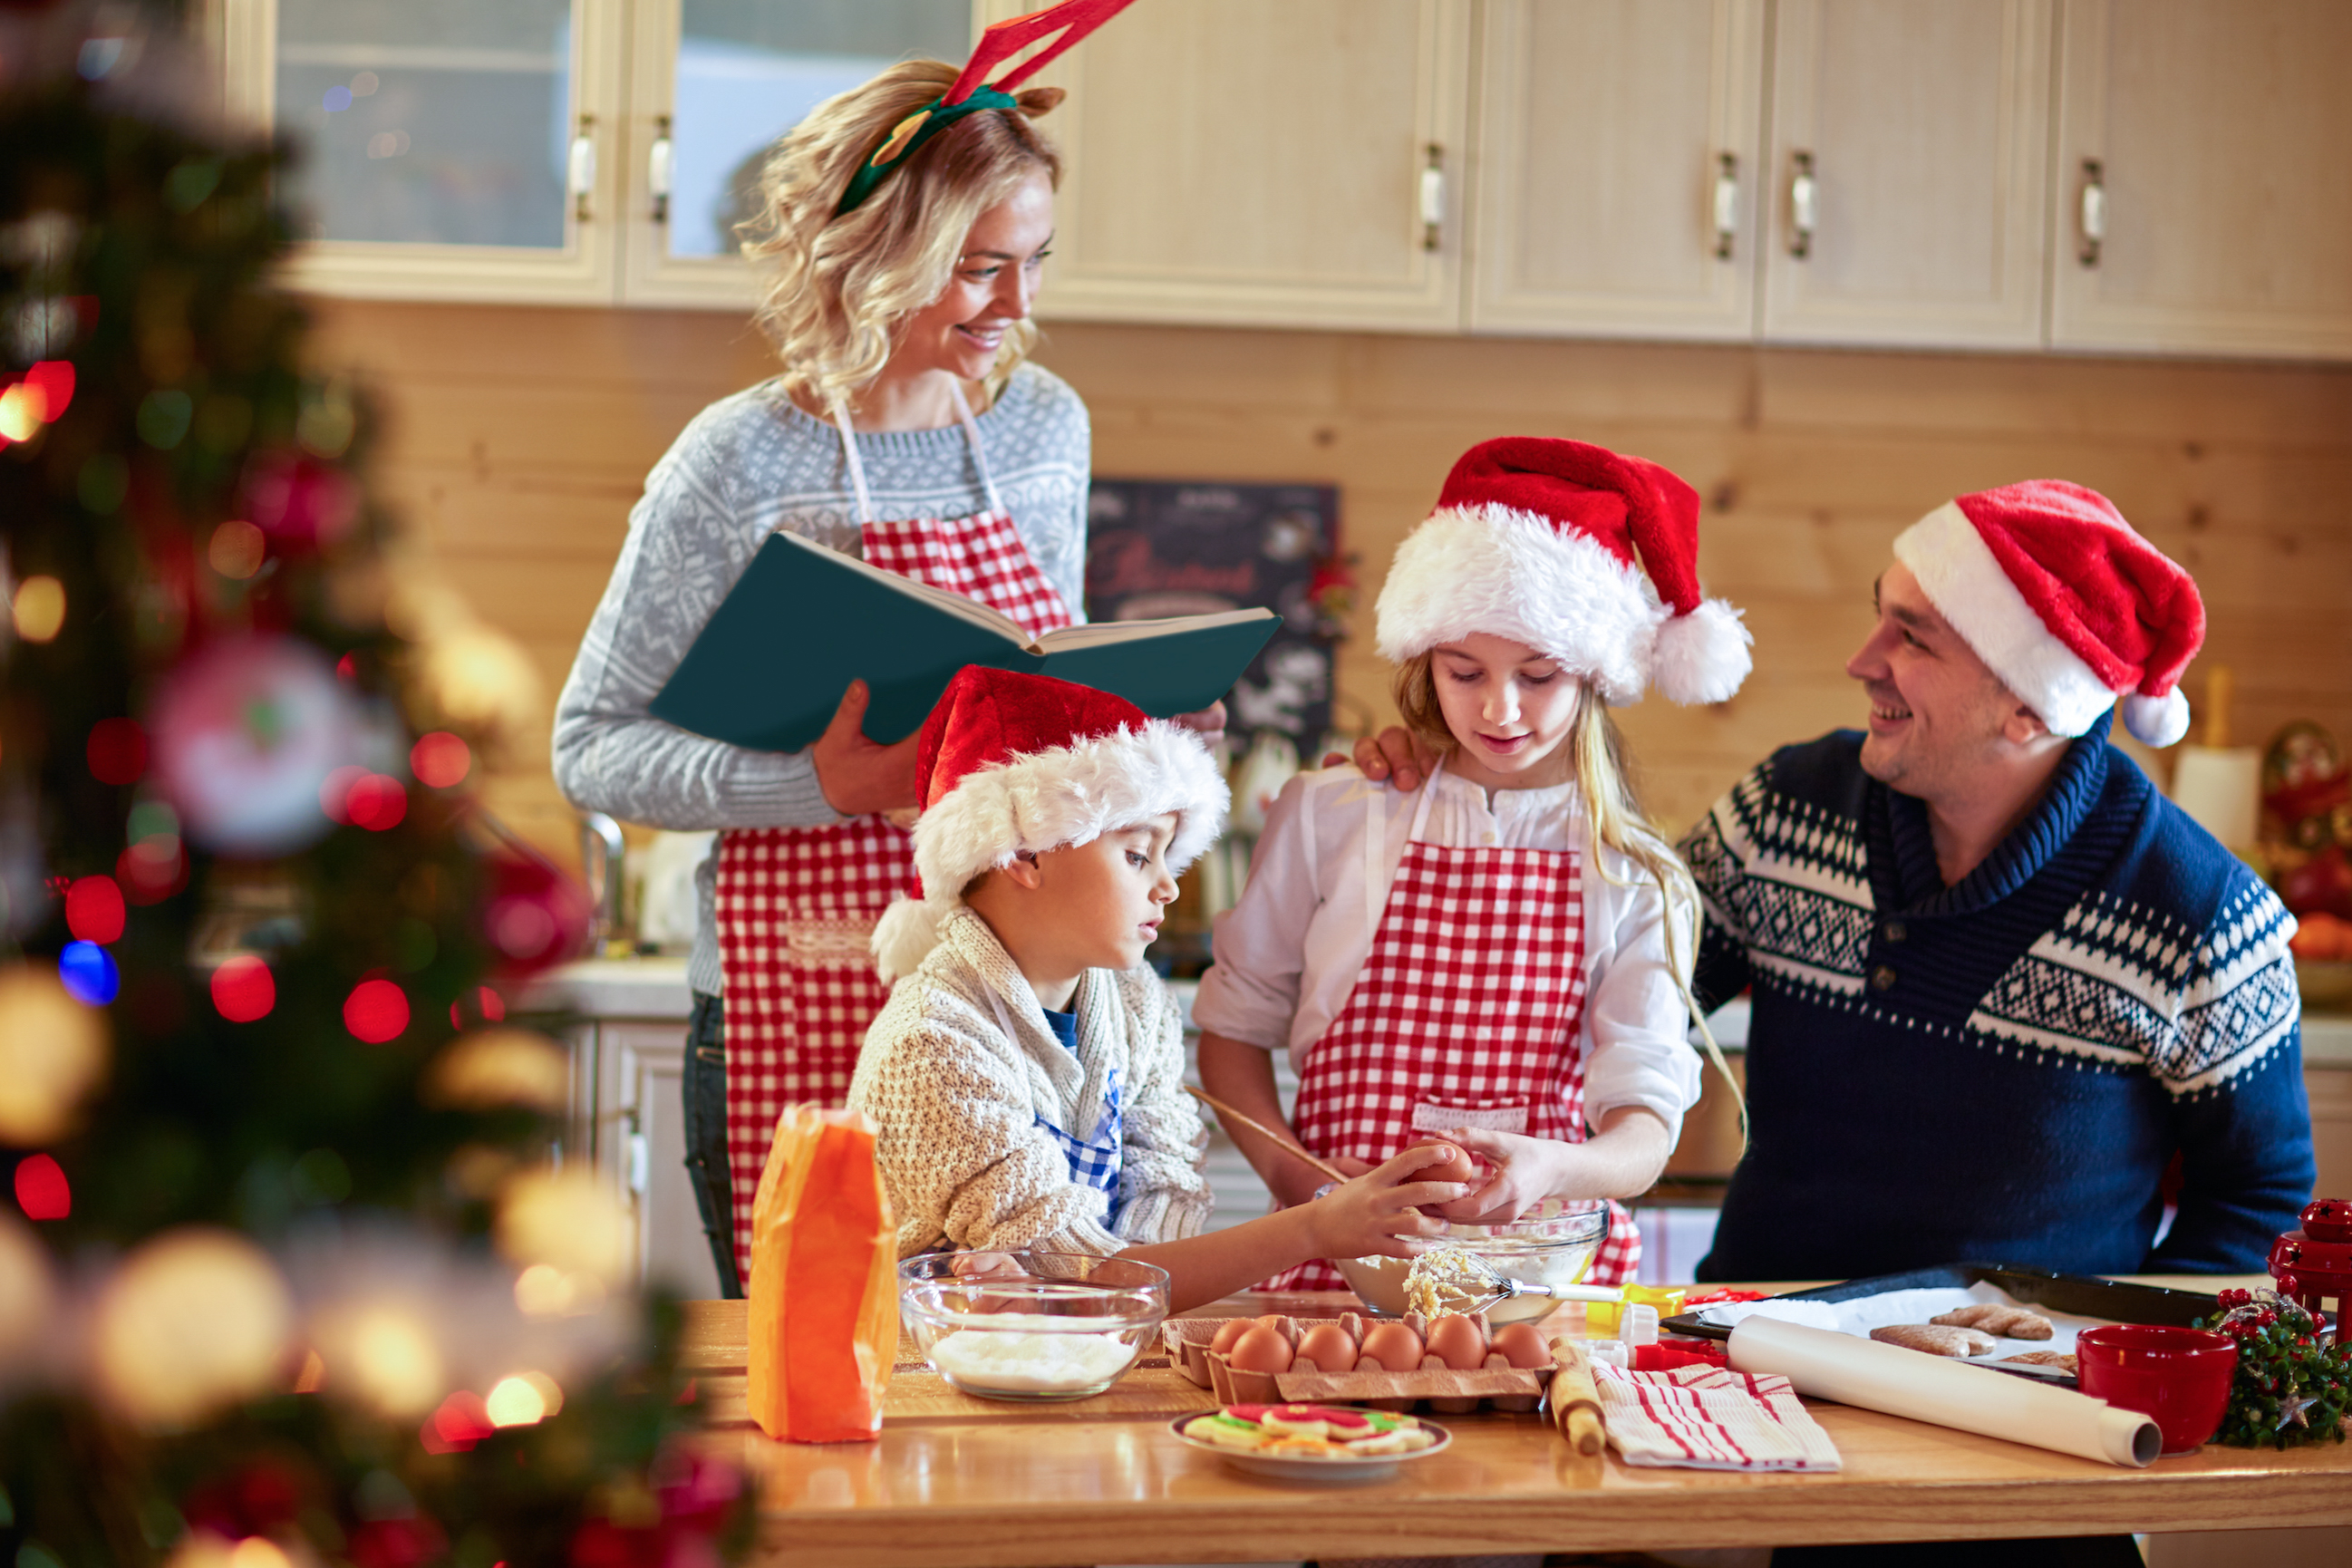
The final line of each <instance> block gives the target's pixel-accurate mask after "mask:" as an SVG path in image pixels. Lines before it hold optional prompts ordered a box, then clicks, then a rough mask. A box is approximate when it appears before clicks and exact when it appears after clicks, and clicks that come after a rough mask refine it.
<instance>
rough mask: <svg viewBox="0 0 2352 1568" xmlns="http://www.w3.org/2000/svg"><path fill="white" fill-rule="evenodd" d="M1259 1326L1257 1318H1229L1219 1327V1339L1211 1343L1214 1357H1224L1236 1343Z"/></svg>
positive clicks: (1211, 1351) (1210, 1350) (1210, 1346)
mask: <svg viewBox="0 0 2352 1568" xmlns="http://www.w3.org/2000/svg"><path fill="white" fill-rule="evenodd" d="M1256 1326H1257V1320H1256V1319H1255V1318H1227V1319H1226V1320H1225V1321H1223V1323H1220V1324H1218V1325H1217V1337H1216V1338H1214V1339H1213V1340H1211V1341H1210V1342H1209V1352H1210V1353H1211V1354H1213V1355H1223V1354H1225V1353H1226V1352H1229V1351H1231V1350H1232V1349H1233V1348H1234V1341H1235V1340H1237V1339H1240V1338H1241V1337H1242V1336H1243V1335H1244V1334H1245V1333H1247V1332H1249V1331H1250V1330H1252V1329H1254V1328H1255V1327H1256Z"/></svg>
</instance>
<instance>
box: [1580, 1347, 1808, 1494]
mask: <svg viewBox="0 0 2352 1568" xmlns="http://www.w3.org/2000/svg"><path fill="white" fill-rule="evenodd" d="M1592 1377H1593V1382H1594V1384H1595V1385H1596V1386H1597V1387H1598V1389H1599V1390H1600V1394H1601V1422H1602V1424H1603V1425H1604V1426H1607V1428H1608V1430H1609V1441H1610V1443H1611V1444H1612V1445H1613V1446H1614V1447H1615V1448H1616V1449H1617V1452H1618V1453H1619V1454H1620V1455H1622V1457H1623V1458H1624V1460H1625V1462H1626V1463H1627V1464H1629V1465H1675V1466H1680V1467H1683V1468H1688V1469H1697V1470H1834V1469H1836V1468H1839V1459H1838V1451H1837V1446H1836V1445H1835V1444H1833V1443H1832V1442H1831V1441H1830V1435H1829V1434H1828V1433H1826V1432H1824V1431H1822V1427H1821V1423H1819V1422H1817V1421H1815V1420H1814V1419H1813V1418H1812V1417H1811V1415H1807V1414H1806V1413H1805V1407H1804V1405H1802V1404H1801V1403H1799V1401H1798V1399H1797V1391H1796V1390H1795V1389H1794V1388H1793V1387H1791V1386H1790V1383H1789V1380H1788V1379H1787V1378H1785V1377H1774V1376H1770V1375H1760V1376H1759V1375H1752V1374H1750V1373H1744V1372H1732V1371H1729V1370H1727V1369H1726V1368H1723V1367H1719V1366H1678V1367H1676V1368H1675V1369H1674V1370H1673V1371H1672V1372H1626V1371H1622V1370H1621V1369H1619V1368H1617V1367H1613V1366H1610V1365H1607V1364H1606V1363H1602V1364H1599V1365H1596V1366H1594V1367H1593V1369H1592Z"/></svg>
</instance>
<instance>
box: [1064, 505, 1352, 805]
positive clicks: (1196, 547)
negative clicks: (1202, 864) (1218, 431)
mask: <svg viewBox="0 0 2352 1568" xmlns="http://www.w3.org/2000/svg"><path fill="white" fill-rule="evenodd" d="M1338 552H1339V491H1338V490H1337V489H1333V488H1332V487H1331V486H1329V485H1256V484H1201V483H1185V482H1176V481H1170V480H1160V479H1096V480H1095V481H1094V490H1093V494H1092V498H1091V500H1089V502H1088V504H1087V618H1088V619H1089V620H1097V621H1103V620H1140V619H1149V618H1151V617H1156V616H1192V615H1206V614H1210V613H1213V612H1215V611H1218V610H1233V609H1242V608H1245V607H1247V606H1250V605H1264V606H1265V608H1267V609H1269V610H1272V611H1274V612H1275V613H1276V615H1278V616H1281V617H1282V627H1281V629H1280V630H1278V631H1276V633H1275V634H1274V637H1273V638H1272V639H1271V640H1270V641H1268V642H1267V644H1266V645H1265V648H1264V649H1263V650H1262V651H1261V652H1260V653H1259V654H1258V656H1257V658H1255V660H1254V661H1252V663H1251V665H1250V667H1249V669H1248V670H1247V671H1246V672H1245V673H1244V675H1243V676H1242V678H1241V679H1240V680H1239V681H1238V682H1236V683H1235V685H1234V689H1233V691H1232V692H1231V693H1230V694H1229V695H1228V696H1227V697H1226V698H1225V710H1226V719H1225V731H1226V733H1227V734H1228V735H1229V736H1230V737H1231V738H1232V742H1233V747H1234V754H1235V755H1237V756H1238V755H1241V754H1243V753H1244V752H1247V751H1248V750H1249V747H1250V745H1251V743H1252V742H1254V741H1255V739H1256V738H1257V735H1258V732H1259V731H1263V730H1275V731H1280V732H1281V733H1282V734H1284V735H1286V736H1288V737H1289V738H1290V740H1291V741H1292V742H1293V743H1294V744H1296V745H1297V748H1298V750H1299V752H1300V754H1301V755H1302V756H1305V755H1307V752H1308V751H1309V749H1310V748H1312V747H1314V746H1316V745H1318V744H1319V743H1320V742H1321V741H1322V739H1323V736H1324V734H1325V733H1326V732H1327V731H1328V730H1329V729H1330V728H1331V645H1332V638H1331V637H1330V635H1329V632H1330V628H1329V627H1328V626H1327V625H1326V624H1325V620H1324V616H1323V614H1322V612H1321V610H1320V609H1319V608H1318V606H1317V605H1316V604H1315V602H1314V600H1313V598H1312V597H1311V593H1312V590H1313V588H1314V586H1315V584H1316V574H1317V570H1318V567H1320V566H1322V565H1323V564H1324V563H1326V562H1327V561H1328V560H1329V559H1330V558H1332V557H1333V556H1335V555H1336V554H1337V553H1338ZM1308 760H1309V764H1310V765H1311V764H1312V759H1311V758H1309V759H1308Z"/></svg>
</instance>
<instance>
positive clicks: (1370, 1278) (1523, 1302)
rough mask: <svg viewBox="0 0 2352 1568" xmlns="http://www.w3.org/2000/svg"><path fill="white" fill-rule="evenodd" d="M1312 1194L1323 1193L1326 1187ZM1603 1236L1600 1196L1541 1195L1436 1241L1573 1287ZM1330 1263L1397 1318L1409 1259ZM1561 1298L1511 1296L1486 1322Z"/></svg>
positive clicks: (1604, 1212) (1531, 1313) (1455, 1227)
mask: <svg viewBox="0 0 2352 1568" xmlns="http://www.w3.org/2000/svg"><path fill="white" fill-rule="evenodd" d="M1330 1190H1331V1189H1330V1187H1329V1186H1328V1185H1327V1186H1325V1187H1323V1188H1321V1189H1320V1190H1318V1192H1317V1193H1316V1194H1315V1195H1316V1196H1317V1197H1318V1198H1319V1197H1321V1196H1322V1195H1323V1194H1324V1193H1327V1192H1328V1191H1330ZM1608 1236H1609V1205H1608V1204H1607V1203H1606V1202H1603V1201H1602V1200H1601V1199H1598V1198H1595V1199H1590V1200H1580V1201H1578V1202H1574V1203H1566V1202H1562V1201H1561V1200H1560V1199H1559V1198H1546V1199H1545V1200H1544V1201H1543V1202H1542V1203H1539V1204H1538V1205H1536V1206H1535V1207H1534V1208H1531V1209H1529V1210H1528V1212H1527V1213H1526V1214H1524V1215H1520V1216H1519V1217H1518V1218H1517V1219H1516V1220H1513V1221H1512V1222H1511V1223H1510V1224H1508V1225H1459V1224H1455V1223H1454V1222H1453V1221H1451V1220H1448V1221H1445V1222H1444V1230H1443V1231H1442V1232H1440V1234H1439V1239H1441V1240H1444V1241H1448V1242H1452V1243H1454V1245H1456V1246H1458V1247H1462V1248H1463V1249H1464V1250H1465V1251H1468V1252H1473V1253H1475V1254H1477V1256H1478V1257H1480V1258H1484V1259H1485V1260H1486V1262H1487V1263H1489V1264H1491V1265H1492V1266H1493V1267H1494V1269H1495V1271H1496V1273H1498V1274H1504V1275H1507V1276H1509V1277H1510V1278H1511V1279H1517V1280H1520V1281H1523V1282H1524V1283H1527V1284H1530V1285H1574V1284H1577V1283H1579V1282H1580V1281H1581V1280H1582V1279H1583V1278H1584V1275H1585V1271H1586V1270H1587V1269H1589V1268H1591V1267H1592V1255H1593V1254H1594V1253H1596V1252H1598V1251H1600V1250H1601V1242H1602V1241H1604V1240H1606V1239H1607V1238H1608ZM1331 1266H1332V1267H1333V1268H1337V1269H1338V1270H1339V1272H1340V1273H1341V1274H1342V1275H1344V1276H1345V1277H1346V1278H1347V1281H1348V1283H1349V1285H1350V1286H1351V1287H1353V1288H1354V1289H1355V1292H1356V1294H1357V1296H1358V1297H1359V1298H1360V1299H1361V1300H1362V1301H1363V1303H1364V1305H1365V1306H1367V1307H1370V1309H1371V1310H1374V1311H1375V1312H1385V1313H1388V1314H1391V1316H1396V1317H1402V1316H1403V1315H1404V1312H1405V1300H1404V1282H1405V1276H1406V1275H1407V1274H1409V1273H1410V1272H1412V1259H1411V1258H1332V1259H1331ZM1557 1306H1559V1302H1557V1301H1555V1300H1552V1299H1551V1298H1550V1297H1549V1296H1514V1297H1512V1298H1510V1299H1509V1300H1504V1301H1497V1302H1496V1303H1495V1304H1494V1305H1493V1306H1492V1307H1489V1308H1488V1309H1487V1310H1486V1321H1488V1322H1490V1323H1496V1324H1501V1323H1516V1322H1523V1321H1530V1320H1532V1319H1536V1318H1540V1317H1542V1316H1543V1315H1544V1314H1545V1313H1547V1312H1549V1311H1550V1310H1552V1309H1553V1308H1555V1307H1557Z"/></svg>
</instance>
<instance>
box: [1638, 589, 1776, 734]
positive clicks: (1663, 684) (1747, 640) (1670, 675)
mask: <svg viewBox="0 0 2352 1568" xmlns="http://www.w3.org/2000/svg"><path fill="white" fill-rule="evenodd" d="M1755 641H1756V639H1755V638H1754V637H1750V636H1749V635H1748V628H1747V627H1746V626H1742V625H1740V624H1739V612H1738V610H1736V609H1734V608H1732V606H1731V602H1730V601H1729V600H1728V599H1707V600H1704V601H1702V602H1701V603H1700V605H1699V607H1698V608H1697V609H1696V610H1693V611H1692V612H1691V613H1690V614H1688V615H1686V616H1668V617H1667V619H1666V624H1665V625H1664V626H1660V627H1659V628H1658V641H1657V647H1656V648H1655V649H1654V652H1653V655H1652V659H1651V664H1650V679H1652V680H1653V681H1654V682H1655V683H1656V684H1657V688H1658V695H1659V696H1661V697H1663V698H1664V699H1665V700H1667V701H1669V702H1679V703H1682V704H1683V705H1684V706H1685V707H1688V706H1689V705H1690V704H1692V703H1694V702H1728V701H1730V700H1731V698H1732V695H1733V694H1734V693H1735V692H1737V691H1738V689H1739V683H1740V682H1741V681H1743V680H1746V679H1748V670H1749V669H1750V668H1753V666H1754V663H1755V659H1754V657H1753V656H1752V655H1750V654H1749V653H1748V648H1749V647H1751V646H1753V645H1754V643H1755Z"/></svg>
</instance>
